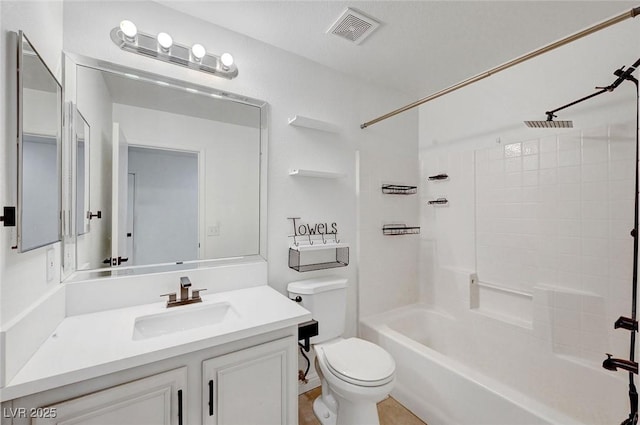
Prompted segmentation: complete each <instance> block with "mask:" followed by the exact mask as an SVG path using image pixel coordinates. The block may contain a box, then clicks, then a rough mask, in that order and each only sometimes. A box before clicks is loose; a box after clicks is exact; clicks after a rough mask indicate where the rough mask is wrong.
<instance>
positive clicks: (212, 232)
mask: <svg viewBox="0 0 640 425" xmlns="http://www.w3.org/2000/svg"><path fill="white" fill-rule="evenodd" d="M207 236H220V225H219V224H216V225H215V226H209V227H207Z"/></svg>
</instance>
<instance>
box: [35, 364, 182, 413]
mask: <svg viewBox="0 0 640 425" xmlns="http://www.w3.org/2000/svg"><path fill="white" fill-rule="evenodd" d="M186 382H187V368H186V367H182V368H179V369H174V370H171V371H168V372H164V373H161V374H158V375H153V376H150V377H147V378H143V379H139V380H137V381H133V382H129V383H126V384H122V385H118V386H116V387H112V388H108V389H106V390H102V391H98V392H95V393H92V394H88V395H85V396H82V397H79V398H75V399H72V400H68V401H64V402H61V403H57V404H54V405H50V406H47V407H45V408H42V409H41V411H42V415H41V416H48V417H39V418H35V419H33V422H32V424H34V425H53V424H56V425H71V424H73V425H115V424H117V425H183V424H184V425H187V423H188V422H187V419H186V417H183V412H184V411H186V404H185V403H186V400H187V398H186V393H183V391H184V390H185V389H186Z"/></svg>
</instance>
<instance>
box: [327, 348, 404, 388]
mask: <svg viewBox="0 0 640 425" xmlns="http://www.w3.org/2000/svg"><path fill="white" fill-rule="evenodd" d="M322 352H323V354H324V358H325V360H326V365H327V366H328V369H329V370H330V371H331V372H332V373H333V374H334V375H335V376H336V377H337V378H339V379H341V380H342V381H345V382H349V383H351V384H354V385H358V386H363V387H374V386H380V385H384V384H386V383H388V382H390V381H391V380H392V379H393V377H394V372H395V370H396V364H395V362H394V360H393V358H392V357H391V355H390V354H389V353H387V352H386V351H385V350H384V349H383V348H382V347H379V346H377V345H376V344H373V343H371V342H369V341H365V340H362V339H359V338H349V339H345V340H341V341H339V342H336V343H333V344H326V345H323V346H322Z"/></svg>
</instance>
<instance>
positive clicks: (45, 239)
mask: <svg viewBox="0 0 640 425" xmlns="http://www.w3.org/2000/svg"><path fill="white" fill-rule="evenodd" d="M17 38H18V113H17V116H18V210H17V212H18V229H17V237H18V250H19V251H20V252H25V251H29V250H32V249H35V248H39V247H42V246H46V245H49V244H52V243H54V242H57V241H59V240H60V149H61V141H60V140H61V129H62V87H61V86H60V83H58V81H57V80H56V78H55V77H54V75H53V74H52V73H51V71H50V70H49V68H47V65H46V64H45V63H44V61H43V60H42V58H41V57H40V55H38V53H37V51H36V49H35V48H34V47H33V45H32V44H31V43H30V42H29V40H28V39H27V37H26V36H25V35H24V33H22V32H19V33H18V37H17Z"/></svg>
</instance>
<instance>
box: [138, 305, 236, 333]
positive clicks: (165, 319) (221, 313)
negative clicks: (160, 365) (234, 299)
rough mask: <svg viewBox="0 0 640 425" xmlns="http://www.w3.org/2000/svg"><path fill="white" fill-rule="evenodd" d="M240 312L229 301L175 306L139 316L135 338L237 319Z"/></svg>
mask: <svg viewBox="0 0 640 425" xmlns="http://www.w3.org/2000/svg"><path fill="white" fill-rule="evenodd" d="M238 317H239V316H238V313H237V312H236V311H235V310H234V309H233V307H232V306H231V304H229V303H228V302H219V303H214V304H199V305H188V306H179V307H173V308H172V309H171V310H169V311H166V312H162V313H156V314H149V315H147V316H140V317H137V318H136V320H135V323H134V326H133V339H134V340H139V339H146V338H153V337H156V336H160V335H166V334H171V333H175V332H181V331H186V330H189V329H196V328H201V327H204V326H211V325H217V324H220V323H223V322H225V321H228V320H233V319H237V318H238Z"/></svg>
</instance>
